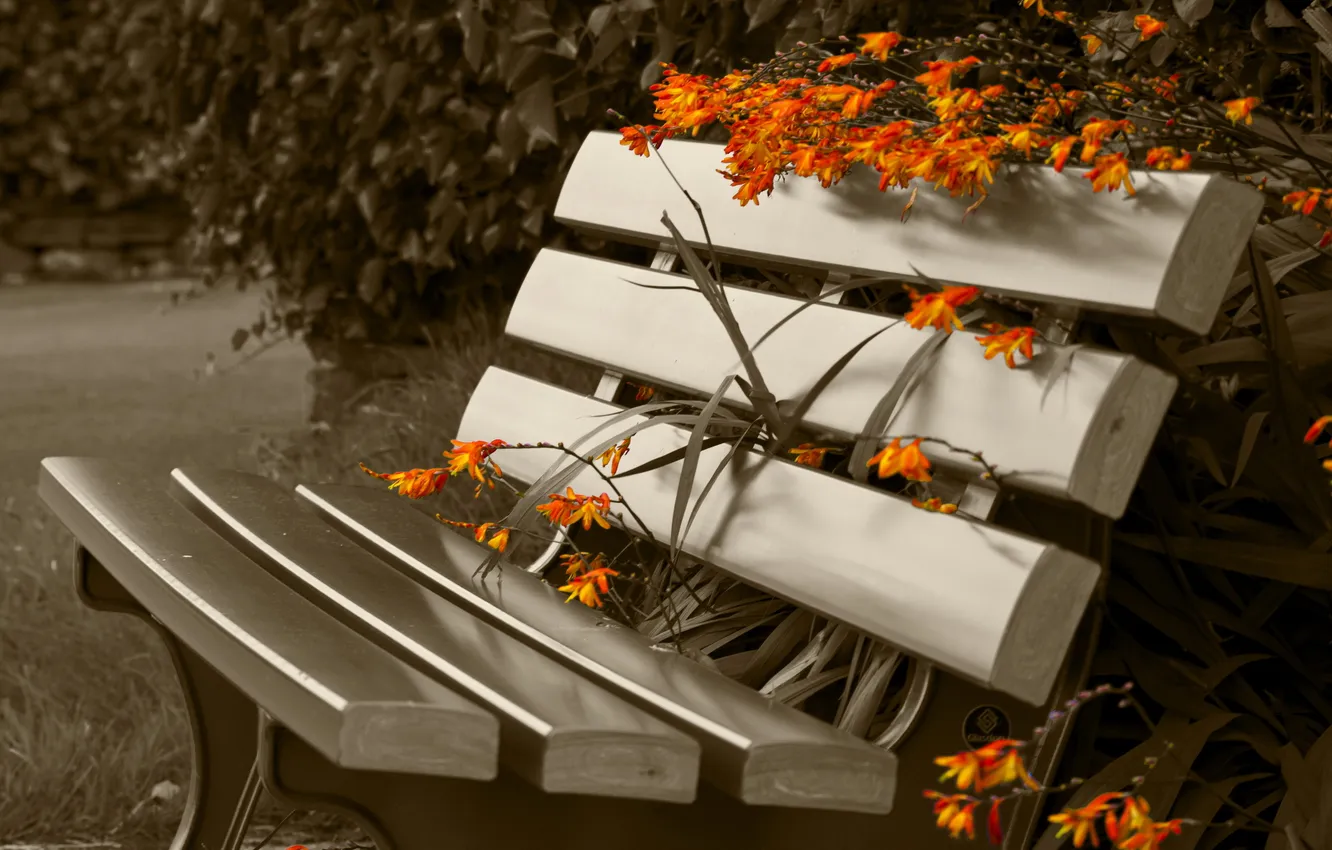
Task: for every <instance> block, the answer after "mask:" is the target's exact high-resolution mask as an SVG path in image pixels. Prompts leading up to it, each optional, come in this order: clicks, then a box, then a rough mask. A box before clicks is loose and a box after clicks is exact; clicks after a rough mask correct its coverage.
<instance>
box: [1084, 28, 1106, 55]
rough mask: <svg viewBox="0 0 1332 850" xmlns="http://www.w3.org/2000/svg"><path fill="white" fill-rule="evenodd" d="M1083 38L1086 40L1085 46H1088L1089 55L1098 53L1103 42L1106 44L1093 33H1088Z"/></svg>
mask: <svg viewBox="0 0 1332 850" xmlns="http://www.w3.org/2000/svg"><path fill="white" fill-rule="evenodd" d="M1081 38H1082V41H1083V42H1084V44H1083V47H1084V48H1086V50H1087V55H1088V56H1094V55H1096V51H1098V50H1100V49H1101V45H1102V44H1105V42H1104V41H1102V40H1101V39H1100V37H1099V36H1095V35H1092V34H1091V33H1087V34H1086V35H1084V36H1082V37H1081Z"/></svg>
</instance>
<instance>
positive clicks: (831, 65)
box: [818, 53, 860, 74]
mask: <svg viewBox="0 0 1332 850" xmlns="http://www.w3.org/2000/svg"><path fill="white" fill-rule="evenodd" d="M858 58H860V57H859V56H858V55H857V54H855V53H842V54H839V55H837V56H829V57H828V58H827V59H824V60H823V61H822V62H820V63H819V68H818V71H819V73H820V74H826V73H828V72H829V71H835V70H837V69H838V68H845V67H846V66H847V65H850V64H851V63H852V62H854V61H856V59H858Z"/></svg>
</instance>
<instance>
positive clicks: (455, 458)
mask: <svg viewBox="0 0 1332 850" xmlns="http://www.w3.org/2000/svg"><path fill="white" fill-rule="evenodd" d="M449 442H451V443H453V450H452V451H447V452H444V457H445V458H446V459H447V460H448V461H449V474H450V475H457V474H459V473H461V472H463V471H466V472H467V474H468V475H469V476H471V477H472V478H473V479H474V480H475V481H476V482H477V483H479V484H485V483H487V481H486V475H485V466H486V462H487V461H489V463H490V469H491V471H492V472H493V473H494V475H495V477H496V478H503V477H504V470H502V469H500V468H499V464H497V463H495V462H494V461H493V460H490V456H491V455H492V454H494V453H495V452H496V450H498V449H502V448H505V447H506V446H507V444H506V443H505V442H504V441H503V440H491V441H490V442H488V443H487V442H486V441H484V440H471V441H470V442H462V441H461V440H450V441H449ZM491 486H492V487H493V486H494V484H491Z"/></svg>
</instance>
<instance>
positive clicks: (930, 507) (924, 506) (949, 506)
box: [911, 496, 957, 514]
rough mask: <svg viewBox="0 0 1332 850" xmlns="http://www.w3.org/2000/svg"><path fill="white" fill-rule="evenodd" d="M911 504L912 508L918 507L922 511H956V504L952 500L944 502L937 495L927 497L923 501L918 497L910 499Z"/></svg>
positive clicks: (951, 512)
mask: <svg viewBox="0 0 1332 850" xmlns="http://www.w3.org/2000/svg"><path fill="white" fill-rule="evenodd" d="M911 506H912V507H914V508H920V509H921V510H923V511H930V512H931V513H939V514H955V513H957V505H955V504H953V503H952V502H945V501H944V500H943V499H940V498H939V497H938V496H933V497H931V498H929V499H926V500H925V501H923V502H922V501H921V500H920V499H912V500H911Z"/></svg>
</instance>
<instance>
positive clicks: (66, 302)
mask: <svg viewBox="0 0 1332 850" xmlns="http://www.w3.org/2000/svg"><path fill="white" fill-rule="evenodd" d="M189 289H190V284H189V283H188V282H178V283H167V284H160V283H159V284H105V283H101V284H56V283H50V284H41V285H32V286H26V287H0V847H5V846H9V847H13V846H29V847H33V846H35V847H54V846H59V845H64V846H70V845H79V844H84V845H87V844H88V843H89V842H92V844H91V846H110V847H120V848H124V850H140V848H143V850H147V848H149V847H153V848H156V847H162V846H165V844H166V841H165V840H164V839H165V838H166V837H167V836H169V835H170V831H171V830H172V829H173V828H174V822H175V821H176V820H178V818H179V815H180V810H179V805H180V802H181V798H182V797H183V795H177V796H176V797H175V798H174V799H167V800H165V801H161V800H154V797H153V789H154V787H155V786H158V787H159V790H160V789H161V788H167V789H170V788H171V787H172V786H175V787H180V786H183V785H184V784H185V783H186V782H187V775H186V770H187V767H186V766H187V764H188V762H187V760H186V759H187V753H188V749H187V748H188V744H187V741H186V738H185V727H184V723H183V716H182V714H181V707H182V706H181V701H180V695H179V692H178V691H176V689H175V686H174V683H173V682H172V681H171V677H170V675H169V673H168V672H167V662H166V658H165V653H164V652H163V651H162V649H161V647H160V646H159V645H158V643H157V641H156V639H155V638H154V637H153V636H152V634H151V632H150V631H149V630H148V629H147V627H146V626H144V625H143V624H141V623H139V622H137V621H134V620H133V619H132V618H128V617H123V616H118V615H113V614H101V613H94V612H89V611H86V610H84V609H82V608H81V607H79V606H78V604H77V603H76V602H75V601H74V594H73V591H72V588H71V586H70V582H69V573H68V570H69V564H68V552H69V539H68V537H67V535H65V533H64V531H63V529H61V528H60V527H59V524H58V523H56V522H54V521H53V520H52V518H51V517H50V516H49V515H48V514H47V513H46V512H45V510H44V508H43V507H42V506H41V505H40V503H39V502H38V501H37V499H36V497H35V493H34V491H33V486H34V485H35V483H36V480H37V470H38V464H39V462H40V460H41V459H42V458H43V457H45V456H48V455H62V454H64V455H70V454H73V455H101V456H114V457H119V458H124V459H126V460H129V461H132V462H135V463H140V464H144V465H146V466H148V467H149V468H154V469H160V470H162V471H163V472H164V473H165V472H166V471H168V470H169V469H170V468H171V467H172V466H176V465H181V464H187V463H211V464H217V465H227V466H237V465H239V466H242V467H244V466H252V465H254V447H255V445H256V441H257V439H258V438H261V437H263V436H265V435H279V434H283V433H286V432H289V431H290V430H292V429H296V428H300V427H301V426H302V425H303V424H304V417H305V410H306V408H307V404H308V399H307V393H308V390H307V388H306V384H305V375H306V371H307V369H308V368H309V366H310V359H309V356H308V354H307V353H306V352H305V349H304V348H303V347H302V346H300V345H299V344H295V343H284V344H282V345H279V346H277V347H275V348H274V349H272V350H270V351H268V352H266V353H264V354H263V355H262V356H260V357H258V358H256V359H254V360H252V361H250V362H248V363H245V364H243V365H239V366H238V365H237V363H238V361H239V360H240V359H241V357H243V356H244V354H245V353H246V352H245V351H243V352H242V353H241V354H235V353H233V352H232V351H231V347H230V344H229V340H230V337H231V332H232V331H233V330H234V329H235V328H237V327H241V326H248V325H249V324H250V323H251V322H252V321H253V320H254V318H255V317H256V316H257V314H258V312H259V310H260V307H261V300H260V295H259V293H257V292H249V293H244V294H241V293H236V292H216V293H210V294H208V295H206V296H205V297H203V298H198V299H181V300H180V303H179V306H174V307H173V306H172V301H171V298H170V295H171V292H173V291H174V292H177V293H182V294H183V293H186V292H188V291H189ZM247 350H248V349H247ZM210 352H212V353H213V354H214V355H215V357H214V358H213V365H212V367H211V368H210V367H209V365H208V364H209V359H210V358H209V353H210ZM232 367H235V368H234V369H233V368H232ZM210 373H211V374H210ZM159 783H167V784H165V785H159ZM158 796H159V797H161V796H164V795H162V794H160V793H159V795H158ZM165 796H169V795H165ZM273 814H274V813H273V812H267V813H266V817H265V818H263V819H266V820H268V822H270V823H271V822H273ZM301 837H302V836H301V835H300V834H299V830H297V834H292V829H291V828H288V829H284V830H283V833H282V835H281V836H279V837H278V838H279V840H281V839H290V840H289V841H287V842H286V843H294V842H295V841H296V840H298V839H299V838H301ZM311 837H313V836H311ZM286 843H278V844H277V845H276V846H278V847H285V846H286ZM269 846H274V845H273V844H272V843H270V845H269Z"/></svg>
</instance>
